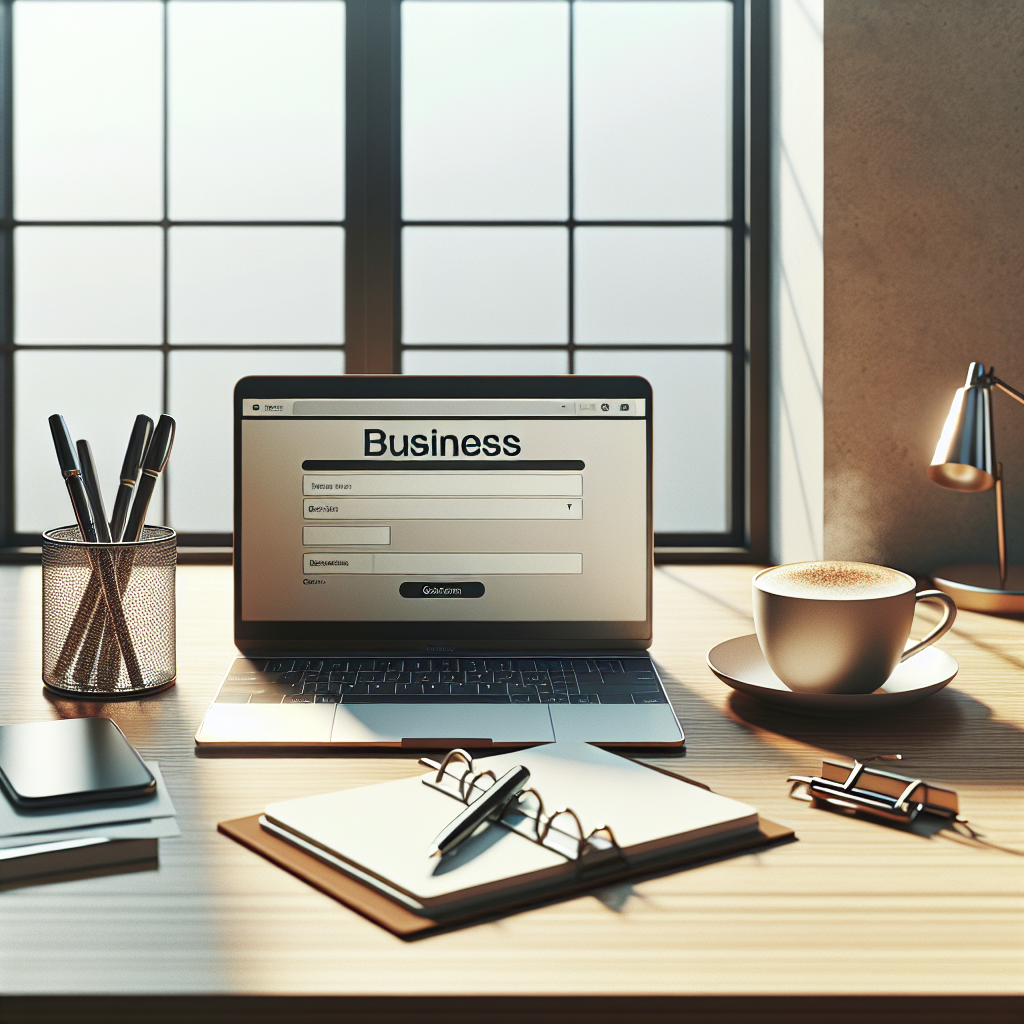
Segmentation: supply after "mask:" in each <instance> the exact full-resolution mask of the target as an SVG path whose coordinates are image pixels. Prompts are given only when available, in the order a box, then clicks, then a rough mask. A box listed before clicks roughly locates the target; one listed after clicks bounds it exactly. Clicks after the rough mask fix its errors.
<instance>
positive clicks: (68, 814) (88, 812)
mask: <svg viewBox="0 0 1024 1024" xmlns="http://www.w3.org/2000/svg"><path fill="white" fill-rule="evenodd" d="M146 767H147V768H148V769H149V770H150V771H151V772H152V773H153V776H154V778H155V779H156V792H155V793H153V794H152V795H151V796H146V797H141V798H139V799H138V800H118V801H116V802H114V803H109V804H88V805H85V806H82V807H74V808H71V807H60V808H53V809H51V810H45V811H24V810H22V809H21V808H19V807H14V806H13V805H12V804H11V803H10V801H8V800H7V798H6V796H4V794H3V793H2V792H0V838H8V837H13V836H24V835H34V834H37V833H40V832H64V831H68V830H70V829H81V828H89V827H91V826H95V825H112V824H115V823H119V822H128V821H132V822H141V821H148V820H150V819H152V818H171V817H173V816H174V813H175V811H174V804H173V803H171V798H170V795H169V794H168V792H167V787H166V786H165V785H164V779H163V776H162V775H161V774H160V766H159V765H158V764H157V762H156V761H147V762H146ZM123 838H129V837H123ZM139 838H141V837H139ZM35 841H36V842H44V841H45V840H43V839H37V840H35Z"/></svg>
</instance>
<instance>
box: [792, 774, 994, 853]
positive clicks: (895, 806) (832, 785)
mask: <svg viewBox="0 0 1024 1024" xmlns="http://www.w3.org/2000/svg"><path fill="white" fill-rule="evenodd" d="M899 760H902V755H900V754H880V755H879V756H877V757H868V758H865V759H864V760H863V761H858V760H854V762H853V764H852V765H847V764H842V763H841V762H839V761H822V763H821V774H820V775H790V776H789V778H788V779H787V780H786V781H787V782H791V783H792V784H793V785H792V786H791V787H790V791H789V795H790V796H791V797H793V798H794V799H796V800H807V801H809V802H810V803H812V804H814V805H815V806H821V807H826V808H829V809H831V810H836V811H840V812H842V813H846V814H861V815H865V816H867V817H869V818H877V819H878V820H880V821H884V822H889V823H894V824H899V825H913V824H914V823H915V822H916V821H917V820H918V818H919V817H920V816H921V815H930V816H932V817H933V818H937V819H939V821H940V825H939V827H940V828H941V827H947V823H948V827H952V828H954V829H955V828H956V826H957V825H963V826H966V830H967V832H969V833H970V835H971V837H972V838H973V837H975V836H976V833H975V832H974V830H973V829H971V828H970V827H969V826H968V825H967V819H966V818H961V817H960V803H959V800H958V799H957V795H956V793H955V792H954V791H953V790H952V789H946V788H945V787H943V786H936V785H934V784H933V783H930V782H925V781H924V780H923V779H913V778H910V777H908V776H906V775H896V774H895V773H894V772H887V771H883V770H882V769H880V768H869V767H868V764H869V763H870V762H872V761H899Z"/></svg>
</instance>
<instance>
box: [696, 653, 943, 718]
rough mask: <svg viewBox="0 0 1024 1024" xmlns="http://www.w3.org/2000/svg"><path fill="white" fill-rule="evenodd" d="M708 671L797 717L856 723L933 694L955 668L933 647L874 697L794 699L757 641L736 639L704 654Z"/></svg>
mask: <svg viewBox="0 0 1024 1024" xmlns="http://www.w3.org/2000/svg"><path fill="white" fill-rule="evenodd" d="M708 667H709V668H710V669H711V671H712V672H714V673H715V675H716V676H718V678H719V679H721V680H722V682H723V683H725V684H726V685H728V686H731V687H732V688H733V689H734V690H740V691H742V692H743V693H749V694H750V695H751V696H752V697H757V698H759V699H760V700H763V701H765V702H766V703H768V704H774V705H775V706H776V707H780V708H785V709H786V710H787V711H795V712H797V713H798V714H802V715H828V716H835V717H844V718H845V717H860V716H864V715H882V714H885V713H886V712H889V711H895V710H896V709H897V708H903V707H906V706H907V705H908V704H914V703H916V702H917V701H919V700H924V698H925V697H930V696H931V695H932V694H933V693H938V692H939V690H941V689H942V688H943V687H944V686H945V685H946V683H948V682H949V681H950V680H951V679H952V678H953V676H955V675H956V674H957V672H958V671H959V669H960V666H959V665H958V664H957V663H956V659H954V658H951V657H950V656H949V655H948V654H946V652H945V651H940V650H939V649H938V648H937V647H934V646H932V647H926V648H925V649H924V650H923V651H922V652H921V653H920V654H915V655H914V657H913V658H910V659H909V660H908V661H905V662H903V664H902V665H897V666H896V669H895V671H894V672H893V674H892V675H891V676H889V678H888V679H887V680H886V681H885V682H884V683H883V684H882V686H880V687H879V688H878V689H877V690H875V692H874V693H797V692H796V691H795V690H791V689H790V688H789V687H788V686H787V685H786V684H785V683H784V682H783V681H782V680H781V679H780V678H779V677H778V676H777V675H776V674H775V673H774V672H773V671H772V670H771V669H770V668H769V667H768V662H767V661H765V658H764V655H763V654H762V653H761V647H760V645H759V644H758V642H757V636H756V635H754V634H753V633H751V634H750V636H738V637H734V638H733V639H732V640H726V641H725V643H723V644H719V645H718V646H717V647H712V648H711V650H710V651H708Z"/></svg>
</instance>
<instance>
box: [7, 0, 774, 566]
mask: <svg viewBox="0 0 1024 1024" xmlns="http://www.w3.org/2000/svg"><path fill="white" fill-rule="evenodd" d="M748 3H749V9H748V6H747V5H745V4H744V3H743V2H742V0H740V2H738V3H733V2H731V0H348V3H347V4H346V3H345V2H344V0H253V2H250V0H7V3H6V4H5V5H4V6H3V8H2V10H3V14H4V18H5V26H4V28H5V33H4V51H3V58H4V67H5V78H4V81H5V83H6V106H7V109H8V112H9V113H11V114H12V115H13V117H12V118H11V117H9V118H7V119H6V120H7V123H8V124H11V123H13V131H10V132H9V135H8V137H7V138H6V139H5V140H4V143H5V145H6V159H5V160H4V164H5V168H4V169H5V170H6V181H7V189H6V197H7V211H6V212H7V219H6V221H5V223H6V231H5V233H4V248H3V253H2V255H3V256H4V265H3V286H4V290H3V294H4V296H5V298H6V305H7V311H6V316H5V318H4V322H5V326H6V331H7V333H6V337H5V338H4V339H3V340H4V343H5V344H4V347H3V389H2V391H0V397H2V398H3V400H4V406H5V407H4V410H3V411H4V416H5V420H6V423H7V426H8V430H7V432H6V438H7V440H6V443H5V446H4V451H3V452H2V458H3V465H2V467H0V470H2V473H3V477H4V479H5V482H6V483H7V485H8V486H7V489H6V493H7V500H6V504H5V507H4V508H3V509H2V510H0V511H2V513H3V519H4V522H3V524H0V525H2V526H3V528H4V529H3V533H4V536H5V541H6V543H7V544H8V545H10V544H18V543H20V544H26V543H32V542H33V539H34V538H35V537H36V536H37V535H38V533H39V532H40V531H41V530H42V529H45V528H48V527H49V526H52V525H55V523H56V522H57V520H59V519H60V518H61V515H62V513H63V511H64V501H65V499H64V496H63V494H62V489H61V484H60V480H59V478H58V477H57V474H56V472H55V471H54V470H53V466H52V463H53V457H52V452H51V451H50V441H49V434H48V430H47V427H46V422H45V420H46V416H47V415H48V414H49V413H50V412H53V411H61V412H64V413H65V415H66V416H67V418H68V421H69V425H70V426H71V429H72V432H73V433H74V435H75V436H76V437H78V436H85V437H88V438H89V440H90V441H92V443H93V449H94V451H95V452H96V454H97V460H98V462H99V469H100V473H101V475H102V477H103V479H104V482H105V484H106V486H107V487H109V488H110V494H109V495H108V501H109V500H110V499H111V498H112V490H113V485H114V483H115V482H116V477H117V470H118V467H119V464H120V458H121V455H122V453H123V446H124V444H125V441H126V439H127V436H128V432H129V429H130V425H131V422H132V420H133V418H134V416H135V414H136V413H137V412H139V411H149V412H150V413H151V414H153V413H155V412H158V411H162V410H163V411H167V412H169V413H170V414H171V415H173V416H175V417H176V419H177V420H178V422H179V432H178V438H177V441H176V445H175V451H174V454H173V457H172V460H171V463H170V465H169V468H168V472H167V474H166V487H165V488H164V490H163V492H162V498H161V499H159V500H158V502H155V503H154V507H157V506H159V511H160V512H161V513H162V515H163V517H164V519H165V521H166V522H168V523H169V525H172V526H174V527H175V528H176V529H177V530H178V531H179V533H181V534H182V543H184V544H188V543H199V544H203V543H206V544H209V543H221V544H224V543H228V532H229V531H230V522H231V472H230V448H231V433H230V429H229V423H230V403H229V395H230V388H231V385H232V384H233V382H234V380H235V379H237V378H238V377H240V376H242V375H244V374H247V373H338V372H343V371H344V369H345V367H346V363H347V368H348V370H349V372H395V371H399V372H403V371H404V372H409V373H441V374H450V373H501V374H504V373H513V374H514V373H527V374H529V373H566V372H569V373H639V374H642V375H644V376H646V377H648V379H650V380H651V381H652V383H653V385H654V389H655V409H656V413H657V415H656V418H655V422H656V435H655V484H654V488H655V513H654V515H655V530H656V534H657V543H658V545H659V547H660V548H661V549H662V551H663V552H665V553H667V554H669V555H671V553H672V552H673V551H676V552H679V551H690V550H691V549H695V548H702V549H715V550H716V551H717V552H718V553H719V554H721V552H722V551H723V550H724V551H729V550H733V551H737V552H740V551H750V550H751V549H752V547H756V546H757V544H758V542H759V534H760V533H761V532H763V524H762V523H761V519H762V518H763V515H762V514H761V513H759V511H758V507H759V505H758V501H757V500H754V499H753V498H752V495H755V496H756V495H757V494H758V491H759V488H760V484H759V482H758V481H759V480H760V478H761V476H762V475H763V472H762V468H761V463H763V461H764V457H763V451H762V450H761V449H762V448H763V437H761V435H763V430H761V431H760V432H759V431H757V430H754V431H752V430H751V424H752V423H754V422H757V421H758V420H757V418H758V417H759V416H761V417H762V418H763V411H759V410H760V406H761V405H762V404H763V403H762V402H761V399H760V397H759V389H760V388H761V387H762V385H761V384H760V383H759V381H760V379H761V377H762V376H763V365H761V364H762V362H763V348H764V345H763V337H762V335H763V331H764V323H766V319H767V318H766V316H765V315H764V312H763V309H759V308H758V298H757V295H758V289H759V288H760V287H761V285H760V277H761V276H762V275H763V270H764V268H763V253H762V246H763V238H762V236H764V235H766V232H765V231H764V229H763V223H759V221H758V218H759V217H761V218H762V220H763V209H761V207H759V203H761V201H762V200H761V195H760V191H759V187H760V182H759V181H758V179H757V178H756V177H752V170H751V168H752V166H753V165H757V162H758V160H760V159H761V154H760V152H759V150H758V146H757V140H758V137H759V136H758V132H759V131H760V132H763V131H764V126H763V125H761V123H760V122H759V121H757V120H756V119H757V118H760V119H761V121H764V120H765V118H764V111H762V110H761V107H762V106H763V107H764V108H765V110H766V108H767V97H766V96H765V97H763V102H762V97H761V96H760V93H759V92H758V91H757V90H752V89H751V82H752V81H754V80H755V78H756V76H757V75H762V76H763V79H764V80H765V81H766V78H767V75H766V73H765V72H766V68H765V67H764V63H765V62H764V56H763V39H762V37H764V36H765V35H766V17H767V13H766V10H765V7H766V5H765V4H764V3H762V0H748ZM751 40H754V41H755V42H756V43H757V45H756V46H754V47H751ZM758 47H760V49H759V48H758ZM12 69H13V70H12ZM762 91H764V90H762ZM752 141H753V143H754V145H751V142H752ZM761 148H766V147H761ZM758 166H759V165H758ZM754 172H757V166H754ZM752 182H754V184H755V185H756V186H758V187H753V188H752V187H751V183H752ZM764 184H765V191H766V183H764ZM762 205H763V204H762ZM346 208H347V209H346ZM759 438H760V440H759ZM762 504H763V502H762ZM55 510H60V511H59V512H55ZM154 518H158V516H155V517H154Z"/></svg>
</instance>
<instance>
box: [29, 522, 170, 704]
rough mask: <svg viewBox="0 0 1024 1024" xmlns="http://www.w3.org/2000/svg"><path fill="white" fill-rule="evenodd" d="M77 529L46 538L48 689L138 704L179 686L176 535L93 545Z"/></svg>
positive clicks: (151, 529) (156, 531)
mask: <svg viewBox="0 0 1024 1024" xmlns="http://www.w3.org/2000/svg"><path fill="white" fill-rule="evenodd" d="M81 537H82V535H81V532H80V531H79V529H78V527H77V526H62V527H60V528H59V529H56V530H48V531H47V532H46V533H44V534H43V682H44V683H45V684H46V685H47V687H49V689H51V690H53V691H55V692H56V693H60V694H61V695H63V696H65V697H79V698H87V699H92V700H97V699H98V700H111V699H115V698H118V697H138V696H142V695H145V694H148V693H155V692H156V691H158V690H163V689H166V688H167V687H168V686H171V685H172V684H173V683H174V677H175V662H174V582H175V581H174V574H175V567H176V565H177V560H178V549H177V535H176V534H175V532H174V531H173V530H169V529H167V528H166V527H163V526H146V527H145V528H144V529H143V531H142V538H141V539H140V540H138V541H134V542H131V543H123V544H93V543H87V542H85V541H83V540H82V539H81Z"/></svg>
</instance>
